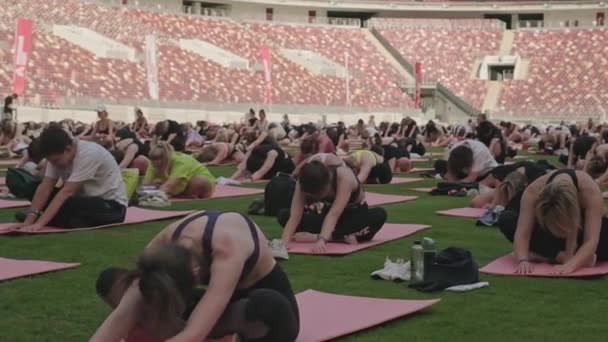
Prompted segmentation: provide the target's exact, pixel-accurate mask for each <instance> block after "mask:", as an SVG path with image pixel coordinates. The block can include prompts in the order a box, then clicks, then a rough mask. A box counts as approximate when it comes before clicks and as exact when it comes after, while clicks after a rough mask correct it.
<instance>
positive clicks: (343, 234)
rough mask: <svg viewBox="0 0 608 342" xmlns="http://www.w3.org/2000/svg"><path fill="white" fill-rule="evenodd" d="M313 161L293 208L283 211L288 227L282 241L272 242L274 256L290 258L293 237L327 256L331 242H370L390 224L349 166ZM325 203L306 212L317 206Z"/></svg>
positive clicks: (282, 219) (298, 186)
mask: <svg viewBox="0 0 608 342" xmlns="http://www.w3.org/2000/svg"><path fill="white" fill-rule="evenodd" d="M326 163H327V164H324V163H323V162H321V161H317V160H313V161H311V162H309V163H306V164H305V165H304V166H302V169H301V170H300V174H299V180H298V182H297V183H296V189H295V192H294V196H293V199H292V202H291V209H283V210H281V211H280V212H279V213H278V215H277V218H278V221H279V224H280V225H281V226H283V227H284V230H283V236H282V239H281V240H275V241H272V243H271V248H272V251H273V254H274V256H275V257H276V258H279V259H288V258H289V255H288V254H287V248H286V246H288V244H289V242H290V241H291V240H292V238H293V239H294V240H295V241H298V242H309V243H315V245H314V247H313V248H312V251H313V252H314V253H325V252H326V250H327V246H326V243H327V242H328V241H339V242H345V243H349V244H356V243H358V242H365V241H370V240H371V239H372V238H373V237H374V235H376V233H378V231H380V229H381V228H382V226H383V225H384V223H385V222H386V216H387V215H386V211H385V210H384V209H383V208H368V206H367V202H366V201H365V194H364V192H363V187H362V186H361V183H360V182H359V180H358V179H357V176H356V175H355V173H354V172H353V170H352V169H350V168H349V167H348V166H346V165H344V164H342V165H340V166H334V165H336V164H335V161H332V160H327V161H326ZM317 203H319V204H322V205H323V208H322V209H321V211H320V212H318V211H317V210H316V208H315V210H313V209H308V210H305V207H306V206H307V205H308V206H310V205H313V204H317Z"/></svg>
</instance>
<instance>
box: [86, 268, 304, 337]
mask: <svg viewBox="0 0 608 342" xmlns="http://www.w3.org/2000/svg"><path fill="white" fill-rule="evenodd" d="M128 272H129V271H128V270H126V269H123V268H108V269H106V270H104V271H103V272H101V273H100V275H99V277H98V278H97V284H96V289H97V295H99V297H101V298H102V299H103V300H104V301H106V302H107V300H108V298H109V297H110V296H109V295H110V293H111V291H112V288H113V286H114V284H116V282H117V281H118V280H119V279H122V276H123V275H126V274H128ZM203 295H204V291H202V290H200V291H196V293H195V294H193V295H192V297H191V298H190V299H189V300H188V301H187V302H188V307H187V309H186V311H185V312H184V314H183V315H182V319H183V320H184V321H187V320H188V318H189V317H190V315H191V313H192V311H193V310H194V308H195V307H196V305H197V304H198V303H199V301H200V299H201V298H202V297H203ZM113 305H118V303H113ZM299 332H300V315H299V310H298V303H297V301H296V297H295V295H294V293H293V290H292V289H291V284H290V282H289V279H288V278H287V275H286V274H285V272H283V270H282V269H281V267H280V266H279V265H278V264H277V265H275V267H274V268H273V270H272V271H271V272H270V273H268V275H267V276H266V277H264V278H262V279H261V280H259V281H258V282H257V283H255V285H253V286H252V287H250V288H248V289H243V290H236V291H235V293H234V295H233V296H232V298H231V300H230V303H229V304H228V306H227V307H226V309H225V311H224V313H223V314H222V316H221V317H220V319H219V320H218V322H217V323H216V324H215V326H214V327H213V329H212V331H211V333H210V334H209V337H211V338H222V337H224V336H227V335H231V334H239V335H241V336H240V337H241V340H242V341H251V342H253V341H256V342H257V341H260V342H292V341H295V340H296V338H297V337H298V334H299ZM248 334H250V335H249V336H252V335H257V336H262V337H257V338H247V336H243V335H248Z"/></svg>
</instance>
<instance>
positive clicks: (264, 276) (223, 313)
mask: <svg viewBox="0 0 608 342" xmlns="http://www.w3.org/2000/svg"><path fill="white" fill-rule="evenodd" d="M201 242H202V243H201ZM199 286H206V290H204V291H202V290H199ZM97 293H98V294H99V296H100V297H101V298H102V299H103V300H104V301H105V302H106V303H107V304H109V305H110V306H111V307H112V308H113V309H114V311H113V312H112V313H111V314H110V315H109V316H108V317H107V318H106V320H105V321H104V322H103V324H102V325H101V326H100V327H99V328H98V329H97V332H95V335H94V336H93V337H92V338H91V342H113V341H116V342H118V341H121V340H122V339H124V338H126V337H127V336H129V334H130V333H133V331H135V330H137V329H140V330H142V329H143V330H144V331H145V332H146V333H147V335H150V336H154V337H155V340H156V339H158V340H162V341H164V340H167V341H169V342H174V341H175V342H177V341H205V340H206V339H207V338H222V337H224V336H227V335H231V334H238V335H240V336H241V337H242V338H244V339H245V340H247V341H273V342H274V341H276V342H290V341H295V340H296V338H297V336H298V334H299V330H300V319H299V313H298V304H297V302H296V298H295V295H294V293H293V291H292V289H291V284H290V282H289V279H287V275H286V274H285V273H284V272H283V270H282V269H281V268H280V266H279V265H278V264H277V263H276V262H275V261H274V259H273V258H272V253H271V251H270V249H269V248H268V242H267V240H266V238H265V237H264V234H263V233H262V231H261V230H260V229H259V228H258V227H257V226H256V225H255V223H253V221H251V220H250V219H249V218H248V217H246V216H243V215H242V214H239V213H228V212H226V213H224V212H217V211H203V212H198V213H194V214H192V215H190V216H188V217H186V218H184V219H182V220H180V221H178V222H176V223H174V224H171V225H170V226H168V227H167V228H165V229H164V230H162V231H161V232H160V233H159V234H158V235H156V237H154V238H153V239H152V241H151V242H150V243H149V244H148V246H147V248H146V250H145V251H144V252H143V254H141V256H140V257H139V260H138V262H137V267H136V269H135V270H133V271H128V270H125V269H120V268H109V269H106V270H105V271H103V272H101V274H100V276H99V278H98V280H97Z"/></svg>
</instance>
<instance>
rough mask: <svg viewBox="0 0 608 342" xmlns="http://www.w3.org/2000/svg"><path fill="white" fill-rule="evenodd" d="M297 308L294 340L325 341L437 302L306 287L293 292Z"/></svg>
mask: <svg viewBox="0 0 608 342" xmlns="http://www.w3.org/2000/svg"><path fill="white" fill-rule="evenodd" d="M296 299H297V301H298V307H299V309H300V335H299V336H298V339H297V340H296V341H297V342H319V341H327V340H331V339H334V338H338V337H340V336H345V335H348V334H352V333H354V332H357V331H361V330H365V329H368V328H371V327H373V326H376V325H379V324H382V323H385V322H388V321H391V320H393V319H396V318H399V317H403V316H407V315H411V314H413V313H415V312H417V311H420V310H423V309H426V308H428V307H430V306H432V305H434V304H437V303H438V302H439V301H440V299H433V300H401V299H378V298H368V297H354V296H342V295H334V294H329V293H323V292H318V291H314V290H307V291H304V292H302V293H299V294H297V295H296Z"/></svg>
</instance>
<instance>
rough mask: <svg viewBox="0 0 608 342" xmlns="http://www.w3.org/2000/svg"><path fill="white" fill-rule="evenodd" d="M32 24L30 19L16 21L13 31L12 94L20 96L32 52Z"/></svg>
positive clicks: (23, 88)
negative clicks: (13, 63) (15, 27)
mask: <svg viewBox="0 0 608 342" xmlns="http://www.w3.org/2000/svg"><path fill="white" fill-rule="evenodd" d="M33 28H34V23H33V22H32V21H31V20H30V19H24V18H19V19H17V30H16V31H15V45H14V46H13V47H14V49H15V50H14V51H15V57H14V60H15V74H14V76H13V93H15V94H18V95H21V94H23V92H24V91H25V81H26V76H25V75H26V73H25V71H26V69H27V63H28V60H29V58H30V53H31V51H32V30H33Z"/></svg>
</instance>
